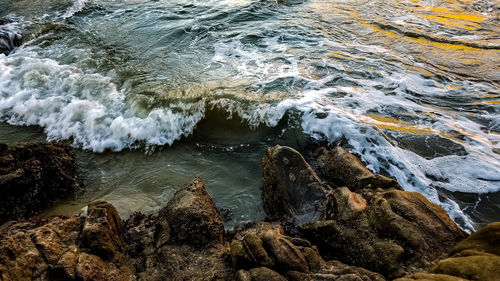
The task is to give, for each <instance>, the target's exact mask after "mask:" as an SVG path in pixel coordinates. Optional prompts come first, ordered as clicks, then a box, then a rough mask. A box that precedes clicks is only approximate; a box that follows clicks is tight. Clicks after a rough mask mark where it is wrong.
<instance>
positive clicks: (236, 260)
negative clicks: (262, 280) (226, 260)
mask: <svg viewBox="0 0 500 281" xmlns="http://www.w3.org/2000/svg"><path fill="white" fill-rule="evenodd" d="M231 256H232V261H233V265H234V267H236V268H245V269H249V268H253V267H257V266H268V267H270V266H273V265H274V260H273V259H271V257H270V256H269V254H268V253H267V251H266V250H265V249H264V242H263V241H262V240H261V239H260V238H259V237H258V236H257V235H255V234H253V233H248V234H247V235H245V237H244V238H243V240H241V241H239V240H234V241H233V242H232V243H231Z"/></svg>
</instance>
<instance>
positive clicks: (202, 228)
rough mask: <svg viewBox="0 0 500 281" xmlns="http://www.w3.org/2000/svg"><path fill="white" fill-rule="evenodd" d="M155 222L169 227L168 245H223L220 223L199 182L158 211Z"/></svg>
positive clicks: (186, 188)
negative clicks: (163, 223) (165, 223)
mask: <svg viewBox="0 0 500 281" xmlns="http://www.w3.org/2000/svg"><path fill="white" fill-rule="evenodd" d="M158 221H160V222H167V223H168V226H169V233H170V234H169V240H168V241H169V243H173V244H188V245H192V246H195V247H204V246H214V245H217V244H221V243H223V242H224V225H223V223H222V219H221V217H220V215H219V214H218V213H217V210H216V207H215V204H214V202H213V200H212V198H211V197H210V195H209V194H208V193H207V191H206V190H205V185H204V184H203V181H202V180H201V179H200V178H195V179H194V180H193V181H191V182H190V183H189V184H187V185H185V186H184V187H182V189H181V190H179V191H177V192H176V193H175V195H174V197H173V198H172V200H170V201H169V202H168V204H167V206H166V207H164V208H163V209H161V210H160V213H159V215H158ZM164 231H166V230H164ZM161 234H163V233H161V232H160V234H159V235H160V236H161Z"/></svg>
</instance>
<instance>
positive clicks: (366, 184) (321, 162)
mask: <svg viewBox="0 0 500 281" xmlns="http://www.w3.org/2000/svg"><path fill="white" fill-rule="evenodd" d="M315 156H316V158H317V164H318V169H319V170H320V172H321V174H322V176H323V177H324V179H325V180H327V181H329V182H331V183H333V184H334V185H336V186H347V187H349V189H350V190H353V191H356V190H359V189H363V188H370V189H375V188H383V189H387V188H396V189H400V190H402V188H401V186H400V185H399V184H398V182H397V181H396V180H394V179H391V178H388V177H384V176H382V175H375V174H373V173H372V172H371V171H370V170H368V169H367V168H366V167H365V165H363V163H362V162H361V161H360V160H359V159H358V158H357V157H356V156H354V155H353V154H351V153H349V152H348V151H347V150H345V149H343V148H342V147H340V146H337V147H335V148H332V149H326V148H324V147H322V148H319V149H318V150H316V152H315Z"/></svg>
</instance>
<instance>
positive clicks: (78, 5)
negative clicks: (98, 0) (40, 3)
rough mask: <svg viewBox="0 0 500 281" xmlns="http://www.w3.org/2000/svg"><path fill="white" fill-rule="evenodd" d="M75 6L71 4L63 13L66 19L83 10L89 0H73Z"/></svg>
mask: <svg viewBox="0 0 500 281" xmlns="http://www.w3.org/2000/svg"><path fill="white" fill-rule="evenodd" d="M73 1H74V2H73V6H71V7H70V8H69V9H68V10H66V12H65V13H64V15H63V18H64V19H67V18H70V17H72V16H73V15H74V14H76V13H78V12H81V11H82V10H83V8H85V3H86V2H87V0H73Z"/></svg>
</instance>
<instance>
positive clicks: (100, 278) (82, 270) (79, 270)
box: [76, 253, 135, 281]
mask: <svg viewBox="0 0 500 281" xmlns="http://www.w3.org/2000/svg"><path fill="white" fill-rule="evenodd" d="M76 276H77V277H78V278H79V279H81V280H83V281H108V280H116V281H130V280H134V279H135V276H134V274H133V271H129V270H125V269H124V268H119V267H117V266H116V265H115V264H114V263H110V262H105V261H103V260H102V259H101V258H99V257H98V256H96V255H92V254H87V253H82V254H81V255H79V256H78V259H77V264H76Z"/></svg>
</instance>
